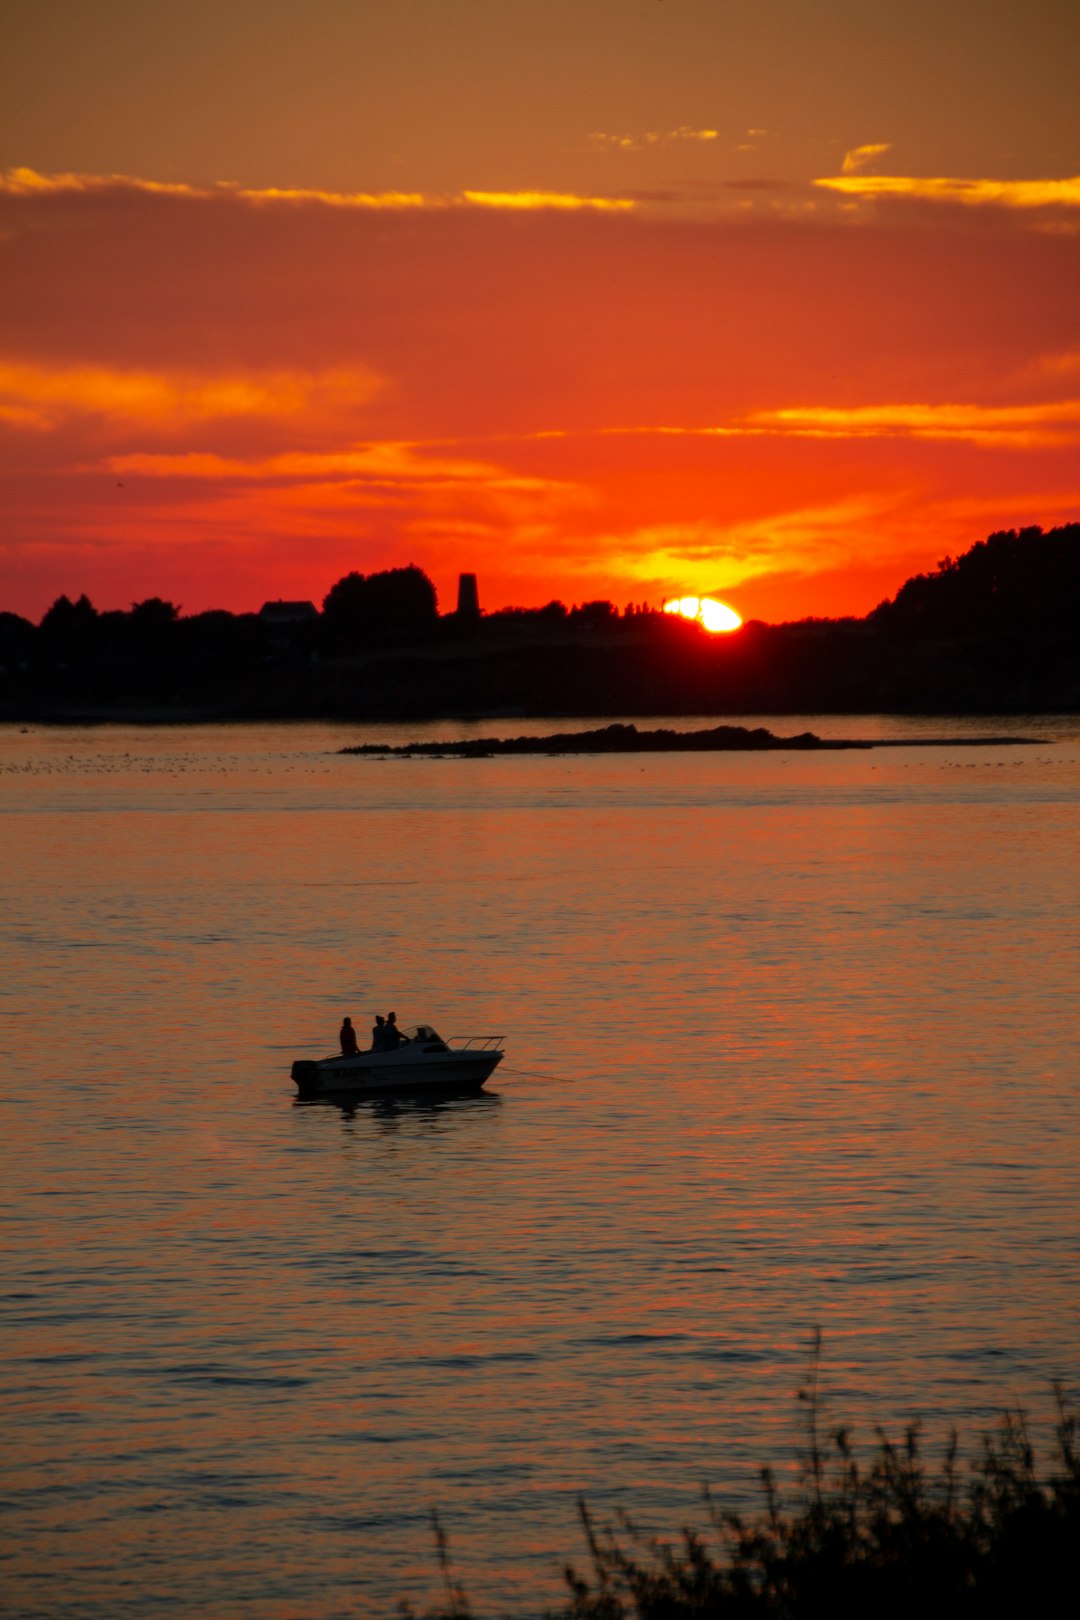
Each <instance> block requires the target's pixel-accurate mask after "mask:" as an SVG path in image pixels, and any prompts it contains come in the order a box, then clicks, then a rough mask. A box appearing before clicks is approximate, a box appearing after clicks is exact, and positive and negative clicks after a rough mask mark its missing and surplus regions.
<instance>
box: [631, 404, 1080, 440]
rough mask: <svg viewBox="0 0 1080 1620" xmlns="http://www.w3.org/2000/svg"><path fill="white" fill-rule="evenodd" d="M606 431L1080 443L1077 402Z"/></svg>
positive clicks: (861, 410) (801, 414)
mask: <svg viewBox="0 0 1080 1620" xmlns="http://www.w3.org/2000/svg"><path fill="white" fill-rule="evenodd" d="M602 431H603V433H604V434H606V435H611V436H618V435H624V434H641V435H644V436H649V435H655V436H657V437H669V438H703V439H710V438H711V439H738V438H755V437H761V436H768V437H791V438H804V439H897V438H908V439H929V440H942V441H947V442H957V441H960V442H964V443H967V444H978V445H987V446H996V447H999V448H1003V449H1025V450H1027V449H1033V448H1038V447H1045V448H1060V447H1062V446H1065V445H1069V444H1073V443H1080V399H1064V400H1051V401H1049V402H1044V403H1042V404H1037V405H955V404H943V405H928V404H914V405H912V404H899V405H855V406H837V405H799V406H785V407H782V408H780V409H776V410H763V411H751V412H750V413H749V414H747V415H746V416H743V417H738V418H735V419H733V420H732V421H731V422H727V423H721V424H718V425H715V426H710V427H671V426H661V427H647V428H640V427H632V428H626V427H613V428H605V429H603V430H602Z"/></svg>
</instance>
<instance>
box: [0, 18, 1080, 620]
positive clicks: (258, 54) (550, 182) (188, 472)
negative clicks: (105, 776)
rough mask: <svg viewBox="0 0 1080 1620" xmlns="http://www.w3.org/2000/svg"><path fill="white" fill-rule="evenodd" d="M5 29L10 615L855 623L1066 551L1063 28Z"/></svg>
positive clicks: (1078, 215)
mask: <svg viewBox="0 0 1080 1620" xmlns="http://www.w3.org/2000/svg"><path fill="white" fill-rule="evenodd" d="M0 30H2V38H0V64H2V65H0V168H2V170H3V175H2V178H0V255H2V267H3V287H2V306H0V441H2V444H3V474H2V478H3V483H2V488H3V508H4V523H3V526H2V531H0V546H2V554H0V608H7V609H11V610H14V611H17V612H20V613H24V614H26V615H28V616H30V617H33V618H35V619H36V618H38V617H39V616H40V615H41V613H42V612H43V611H44V609H45V608H46V607H48V605H49V604H50V603H51V602H52V601H53V599H54V598H55V597H56V596H57V595H58V594H59V593H60V592H61V591H66V592H67V593H68V594H69V595H75V594H78V593H79V592H82V591H85V592H87V593H88V594H89V595H90V597H91V598H92V599H93V601H94V602H95V604H96V605H97V606H98V607H101V608H106V607H126V606H128V605H129V604H130V603H131V602H132V601H135V600H138V599H141V598H143V597H146V596H149V595H161V596H165V597H168V598H170V599H172V600H173V601H176V602H179V603H181V604H182V605H183V608H184V611H185V612H196V611H199V610H201V609H203V608H206V607H214V606H218V607H228V608H231V609H234V610H243V609H252V608H255V609H257V608H258V607H259V605H260V604H261V602H262V601H263V600H265V599H266V598H267V597H278V596H284V597H301V598H311V599H313V600H315V601H321V599H322V597H323V596H324V595H325V594H326V591H327V590H328V589H329V587H330V586H331V585H332V584H333V582H334V581H335V580H336V579H338V578H339V577H340V576H341V575H342V574H343V573H345V572H347V571H348V570H349V569H352V568H356V569H359V570H361V571H362V572H365V573H366V572H370V571H371V570H373V569H378V568H385V567H390V566H395V565H400V564H405V563H409V562H415V563H417V564H418V565H419V566H421V567H423V568H424V569H426V570H427V572H428V573H429V574H430V575H431V577H432V578H433V579H434V581H435V583H436V586H437V587H438V590H439V597H440V605H441V606H442V607H443V608H444V609H446V608H450V607H452V606H453V602H454V594H455V587H456V579H457V575H458V572H459V571H460V570H463V569H468V570H471V571H474V572H476V573H477V574H478V576H479V580H480V591H481V599H482V602H483V605H484V606H485V607H488V608H494V607H497V606H502V605H506V604H510V603H517V604H522V605H537V604H540V603H543V602H545V601H547V600H549V599H550V598H551V597H553V596H558V597H562V598H563V599H564V600H565V601H567V602H568V603H569V602H576V601H584V600H587V599H589V598H592V597H598V596H599V597H609V598H611V599H612V600H614V601H615V602H616V603H618V604H619V605H622V604H623V603H625V602H628V601H634V602H638V601H650V602H653V603H656V604H658V603H659V602H660V600H661V599H662V598H663V597H664V596H666V595H671V594H681V593H683V592H690V591H692V592H694V593H697V594H712V595H717V596H720V597H722V598H723V599H724V600H725V601H727V602H730V603H731V604H732V606H733V607H735V608H736V609H737V610H738V611H739V612H740V613H741V614H742V615H743V616H744V617H761V618H767V619H774V620H776V619H783V618H793V617H800V616H803V615H805V614H812V613H813V614H825V613H828V614H839V613H847V612H857V613H862V612H865V611H867V610H868V609H869V608H871V607H873V606H874V604H875V603H876V602H877V601H879V600H880V599H881V598H882V597H883V596H885V595H889V594H891V593H892V592H893V591H895V590H896V588H897V587H898V586H899V585H900V583H901V582H902V581H903V579H904V578H905V577H906V576H907V575H908V574H910V573H912V572H915V571H917V570H920V569H924V568H927V567H932V566H933V565H934V564H935V563H936V561H937V560H938V559H939V558H940V557H942V556H944V555H945V554H946V553H953V554H956V553H957V552H959V551H962V550H964V549H965V548H966V547H967V546H969V545H970V544H971V543H972V542H973V541H975V540H977V539H980V538H982V537H983V536H985V535H986V534H987V533H989V532H990V531H991V530H993V529H996V528H1003V527H1013V526H1017V525H1023V524H1029V523H1040V524H1043V525H1044V526H1048V525H1050V524H1053V523H1057V522H1062V521H1066V520H1075V519H1077V518H1078V517H1080V111H1078V109H1080V98H1078V97H1077V94H1076V70H1077V62H1078V61H1080V7H1078V6H1077V5H1076V3H1075V0H1026V3H1025V4H1024V5H1022V6H1021V5H1018V4H1015V3H1013V0H1007V3H1006V0H933V3H930V0H906V3H905V4H903V5H900V4H898V3H893V0H876V3H863V0H823V3H815V0H453V3H451V0H392V3H390V4H380V5H375V4H371V3H368V0H306V3H304V4H300V3H298V0H215V3H214V4H210V3H208V0H186V3H185V4H183V5H180V4H174V3H167V0H95V3H94V4H93V5H88V4H85V3H84V0H9V3H8V4H7V5H6V6H5V8H4V21H3V23H2V24H0Z"/></svg>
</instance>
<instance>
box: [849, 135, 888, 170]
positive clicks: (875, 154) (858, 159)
mask: <svg viewBox="0 0 1080 1620" xmlns="http://www.w3.org/2000/svg"><path fill="white" fill-rule="evenodd" d="M891 151H892V142H891V141H876V142H873V143H871V144H870V145H867V146H853V147H852V148H851V151H850V152H845V153H844V162H843V165H842V167H843V171H844V173H845V174H860V173H861V172H862V170H863V169H865V168H866V165H867V164H868V163H873V161H874V159H875V158H879V157H880V156H881V155H882V153H883V152H891Z"/></svg>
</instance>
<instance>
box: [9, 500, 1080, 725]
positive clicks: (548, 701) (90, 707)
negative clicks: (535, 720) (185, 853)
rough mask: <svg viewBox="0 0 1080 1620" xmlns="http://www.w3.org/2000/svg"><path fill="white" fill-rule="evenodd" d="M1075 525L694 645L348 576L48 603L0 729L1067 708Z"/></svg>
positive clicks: (557, 612) (422, 584)
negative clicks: (178, 600) (299, 589)
mask: <svg viewBox="0 0 1080 1620" xmlns="http://www.w3.org/2000/svg"><path fill="white" fill-rule="evenodd" d="M1078 615H1080V523H1070V524H1066V525H1063V526H1062V527H1060V528H1056V529H1051V530H1049V531H1047V532H1046V533H1044V532H1043V531H1042V530H1041V529H1038V528H1029V529H1022V530H1020V531H1015V530H1009V531H1007V532H1001V533H997V534H992V535H991V536H990V537H989V538H988V539H987V540H984V541H979V542H978V544H976V545H974V546H972V547H971V549H970V550H969V551H967V552H965V553H964V555H963V556H962V557H960V558H957V559H955V560H954V559H953V558H951V557H946V558H945V559H944V560H943V561H942V562H941V563H939V564H938V567H937V569H936V571H935V572H933V573H929V574H919V575H917V576H915V577H914V578H912V579H909V580H908V581H907V582H906V583H905V584H904V585H903V586H902V587H901V589H900V590H899V591H898V592H897V594H896V595H895V597H893V598H891V599H890V600H888V601H885V602H882V603H881V604H880V605H879V606H878V607H876V608H875V609H874V610H873V612H872V613H870V614H868V615H867V617H866V618H865V619H852V618H847V619H804V620H797V621H793V622H791V623H788V624H781V625H765V624H761V623H757V622H751V623H748V624H746V625H744V627H743V628H742V630H741V631H738V632H736V633H735V634H734V635H728V636H710V635H709V634H708V633H707V632H706V631H704V630H703V629H702V628H701V627H700V626H699V625H697V624H696V623H694V622H692V621H689V620H685V619H683V618H681V617H680V616H678V615H672V614H666V613H663V612H658V611H650V610H649V609H647V608H645V607H644V606H642V607H636V606H635V607H631V608H627V609H625V610H623V611H622V612H620V611H619V610H618V609H617V608H616V607H614V606H613V605H612V604H611V602H608V601H588V602H584V603H582V604H580V605H577V606H572V607H567V606H566V604H565V603H563V602H559V601H552V602H548V603H547V604H545V605H544V606H543V607H539V608H517V607H510V608H504V609H501V610H500V611H498V612H495V613H487V614H484V615H483V616H482V617H480V618H479V619H476V618H475V617H473V618H469V617H468V616H466V618H464V619H462V620H459V619H458V616H457V615H456V614H455V613H447V614H442V615H440V614H439V611H438V602H437V598H436V593H435V587H434V585H433V584H432V582H431V580H430V579H429V578H428V576H427V575H426V574H425V573H424V572H423V570H422V569H420V568H418V567H416V566H415V565H413V564H410V565H409V566H408V567H404V568H392V569H387V570H383V571H381V572H376V573H372V574H368V575H364V574H361V573H358V572H355V571H354V572H351V573H348V574H346V575H345V576H344V577H343V578H342V579H340V580H338V581H337V583H336V584H335V585H333V586H332V587H331V589H330V590H329V591H328V592H327V594H326V596H325V598H324V599H323V602H322V609H321V612H320V611H318V610H316V609H315V607H314V606H313V605H312V604H310V603H299V604H297V603H281V602H278V603H267V604H266V606H265V607H264V609H263V611H262V612H261V613H240V614H233V613H227V612H224V611H220V610H219V611H211V612H206V613H196V614H190V615H184V614H183V613H182V611H181V609H180V607H179V606H178V605H177V604H175V603H173V602H169V601H165V600H163V599H161V598H160V597H149V598H147V599H146V600H145V601H142V602H136V603H133V604H132V606H131V608H130V609H129V610H128V611H126V612H119V611H108V612H99V611H98V610H97V609H96V608H95V607H94V605H93V603H92V602H91V601H90V600H89V599H88V598H87V597H86V596H85V595H82V596H79V597H77V598H76V599H75V600H72V599H71V598H69V597H68V596H66V595H64V596H60V597H58V598H57V600H56V601H55V602H54V603H53V605H52V606H51V607H50V608H49V610H48V612H47V613H46V614H45V615H44V616H43V618H42V620H41V623H40V624H38V625H34V624H32V623H31V622H30V621H29V620H28V619H24V618H21V617H20V616H19V615H17V614H14V613H0V716H3V717H7V718H17V717H23V716H26V717H33V716H34V715H44V716H49V715H53V714H55V715H58V716H59V715H65V714H66V715H70V714H72V713H83V712H86V713H88V714H97V713H102V714H106V713H109V712H115V711H117V710H120V709H124V708H126V709H129V710H131V711H132V712H134V711H145V710H148V709H151V708H153V709H164V710H170V711H171V710H172V709H176V710H180V709H183V710H186V711H190V712H192V713H198V714H206V715H214V716H226V715H228V716H236V717H244V716H252V717H256V716H258V717H267V718H270V717H274V716H297V717H303V716H307V717H315V716H354V717H356V718H371V719H393V718H398V717H401V718H421V717H428V716H437V715H477V716H480V715H494V714H500V713H512V714H536V715H552V716H557V715H575V714H595V715H607V716H612V717H614V716H619V715H634V714H642V715H645V714H653V715H659V714H672V715H674V714H694V713H697V714H732V713H757V714H769V713H773V714H778V713H783V712H785V711H787V712H796V711H798V712H803V713H807V712H813V711H814V710H818V711H821V712H829V711H831V712H847V713H856V712H863V713H872V712H875V711H877V712H885V711H897V712H902V711H913V710H922V711H929V712H933V711H935V710H936V711H938V712H945V711H954V712H982V713H992V712H995V711H998V712H1020V711H1023V710H1028V711H1033V710H1036V709H1047V710H1054V711H1058V712H1063V711H1070V712H1071V711H1074V710H1080V638H1078V637H1077V635H1076V630H1075V626H1076V622H1077V618H1078Z"/></svg>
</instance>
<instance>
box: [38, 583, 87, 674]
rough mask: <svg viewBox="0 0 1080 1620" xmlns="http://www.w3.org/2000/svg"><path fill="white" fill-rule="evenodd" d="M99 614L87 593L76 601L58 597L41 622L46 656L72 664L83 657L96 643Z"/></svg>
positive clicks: (42, 640)
mask: <svg viewBox="0 0 1080 1620" xmlns="http://www.w3.org/2000/svg"><path fill="white" fill-rule="evenodd" d="M97 631H98V611H97V608H96V607H95V606H94V604H93V603H92V602H91V600H90V598H89V597H88V596H86V595H85V594H84V595H82V596H80V597H79V599H78V601H77V602H72V601H71V600H70V599H69V598H68V597H67V596H58V597H57V598H56V601H55V602H54V603H53V605H52V607H51V608H50V609H49V610H48V612H47V613H46V614H45V615H44V617H43V618H42V621H41V642H42V646H43V649H44V651H45V653H46V655H47V656H48V657H50V658H54V659H59V660H60V661H62V662H65V663H67V662H70V661H71V660H72V659H75V658H84V657H85V656H86V655H87V654H88V653H89V652H91V651H92V650H93V648H94V646H95V644H96V641H97Z"/></svg>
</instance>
